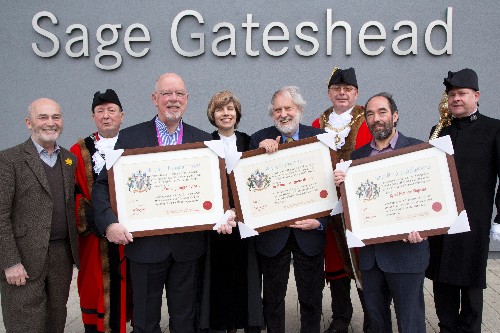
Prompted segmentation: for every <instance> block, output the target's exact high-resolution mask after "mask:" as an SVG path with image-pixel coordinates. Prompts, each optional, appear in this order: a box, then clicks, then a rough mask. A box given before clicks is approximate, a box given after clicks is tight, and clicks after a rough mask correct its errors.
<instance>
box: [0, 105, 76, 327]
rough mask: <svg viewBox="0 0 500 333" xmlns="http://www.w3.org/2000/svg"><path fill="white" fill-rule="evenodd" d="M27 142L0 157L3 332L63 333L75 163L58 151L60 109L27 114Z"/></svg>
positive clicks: (72, 260) (72, 248)
mask: <svg viewBox="0 0 500 333" xmlns="http://www.w3.org/2000/svg"><path fill="white" fill-rule="evenodd" d="M25 121H26V126H27V127H28V129H29V130H30V131H31V138H30V139H28V140H27V141H26V142H24V143H22V144H20V145H18V146H15V147H12V148H9V149H6V150H4V151H2V152H0V188H1V189H2V195H0V212H1V213H0V268H1V269H2V270H3V271H4V272H5V275H2V277H1V278H0V286H1V294H2V314H3V320H4V323H5V329H6V330H7V332H9V333H10V332H59V333H62V332H64V326H65V323H66V313H67V309H66V303H67V301H68V296H69V287H70V284H71V277H72V275H73V264H76V265H77V266H78V244H77V242H78V241H77V235H76V223H75V206H74V204H75V202H74V200H75V199H74V189H75V181H74V173H75V167H76V158H75V155H73V154H72V153H71V152H69V151H68V150H66V149H64V148H62V147H59V146H58V145H57V144H56V140H57V138H58V137H59V135H60V134H61V132H62V129H63V119H62V113H61V107H60V106H59V104H57V103H56V102H55V101H53V100H50V99H48V98H41V99H38V100H36V101H34V102H33V103H31V105H30V107H29V114H28V117H27V118H26V120H25Z"/></svg>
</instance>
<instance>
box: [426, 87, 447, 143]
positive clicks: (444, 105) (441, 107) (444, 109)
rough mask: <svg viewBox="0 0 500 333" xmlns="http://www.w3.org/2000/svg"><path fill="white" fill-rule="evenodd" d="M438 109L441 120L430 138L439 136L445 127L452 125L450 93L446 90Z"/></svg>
mask: <svg viewBox="0 0 500 333" xmlns="http://www.w3.org/2000/svg"><path fill="white" fill-rule="evenodd" d="M438 111H439V122H438V124H437V125H436V128H435V129H434V132H433V133H432V135H431V137H430V138H429V140H432V139H435V138H437V137H438V136H439V133H440V132H441V130H442V129H443V127H446V126H450V124H451V113H450V110H449V109H448V95H447V94H446V92H444V93H443V96H441V102H439V107H438Z"/></svg>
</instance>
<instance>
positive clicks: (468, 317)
mask: <svg viewBox="0 0 500 333" xmlns="http://www.w3.org/2000/svg"><path fill="white" fill-rule="evenodd" d="M444 85H445V87H446V93H447V95H448V107H449V111H450V113H451V115H452V120H451V124H450V125H449V126H447V127H444V128H443V129H442V131H441V133H439V136H444V135H449V136H450V137H451V141H452V142H453V149H454V152H455V154H454V158H455V163H456V165H457V173H458V180H459V182H460V189H461V191H462V196H463V200H464V205H465V210H466V211H467V217H468V219H469V225H470V229H471V230H470V232H464V233H459V234H453V235H439V236H433V237H430V238H429V245H430V249H431V260H430V263H429V268H428V269H427V272H426V276H427V277H428V278H429V279H431V280H432V281H433V291H434V303H435V305H436V314H437V316H438V319H439V328H440V332H442V333H455V332H481V322H482V315H483V289H484V288H486V265H487V262H488V251H489V243H490V238H489V234H490V233H489V231H490V228H491V236H492V237H493V239H496V240H498V239H499V237H500V224H499V223H500V215H499V214H500V187H497V183H498V177H499V175H500V121H499V120H498V119H493V118H490V117H487V116H485V115H483V114H482V113H479V110H478V105H479V104H478V102H479V97H480V92H479V82H478V77H477V74H476V72H475V71H473V70H472V69H469V68H465V69H462V70H460V71H458V72H448V77H447V78H445V79H444ZM432 132H434V128H433V129H432ZM495 188H497V189H496V201H494V198H495ZM493 205H495V206H496V208H497V215H496V216H495V219H494V223H493V225H492V224H491V217H492V214H493Z"/></svg>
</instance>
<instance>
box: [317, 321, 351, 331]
mask: <svg viewBox="0 0 500 333" xmlns="http://www.w3.org/2000/svg"><path fill="white" fill-rule="evenodd" d="M323 333H349V331H348V329H345V330H337V329H335V328H334V327H333V323H332V324H330V327H328V329H327V330H326V331H324V332H323Z"/></svg>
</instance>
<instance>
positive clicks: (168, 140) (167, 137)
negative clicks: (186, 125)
mask: <svg viewBox="0 0 500 333" xmlns="http://www.w3.org/2000/svg"><path fill="white" fill-rule="evenodd" d="M182 124H183V123H182V118H181V120H180V121H179V126H177V128H176V129H175V131H174V133H172V134H170V132H169V131H168V127H167V125H165V124H164V123H163V122H162V121H161V120H160V119H158V116H156V118H155V125H156V131H157V133H158V139H159V140H158V144H159V145H160V146H171V145H176V144H178V143H181V142H179V136H180V135H181V129H182ZM181 140H182V137H181Z"/></svg>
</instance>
